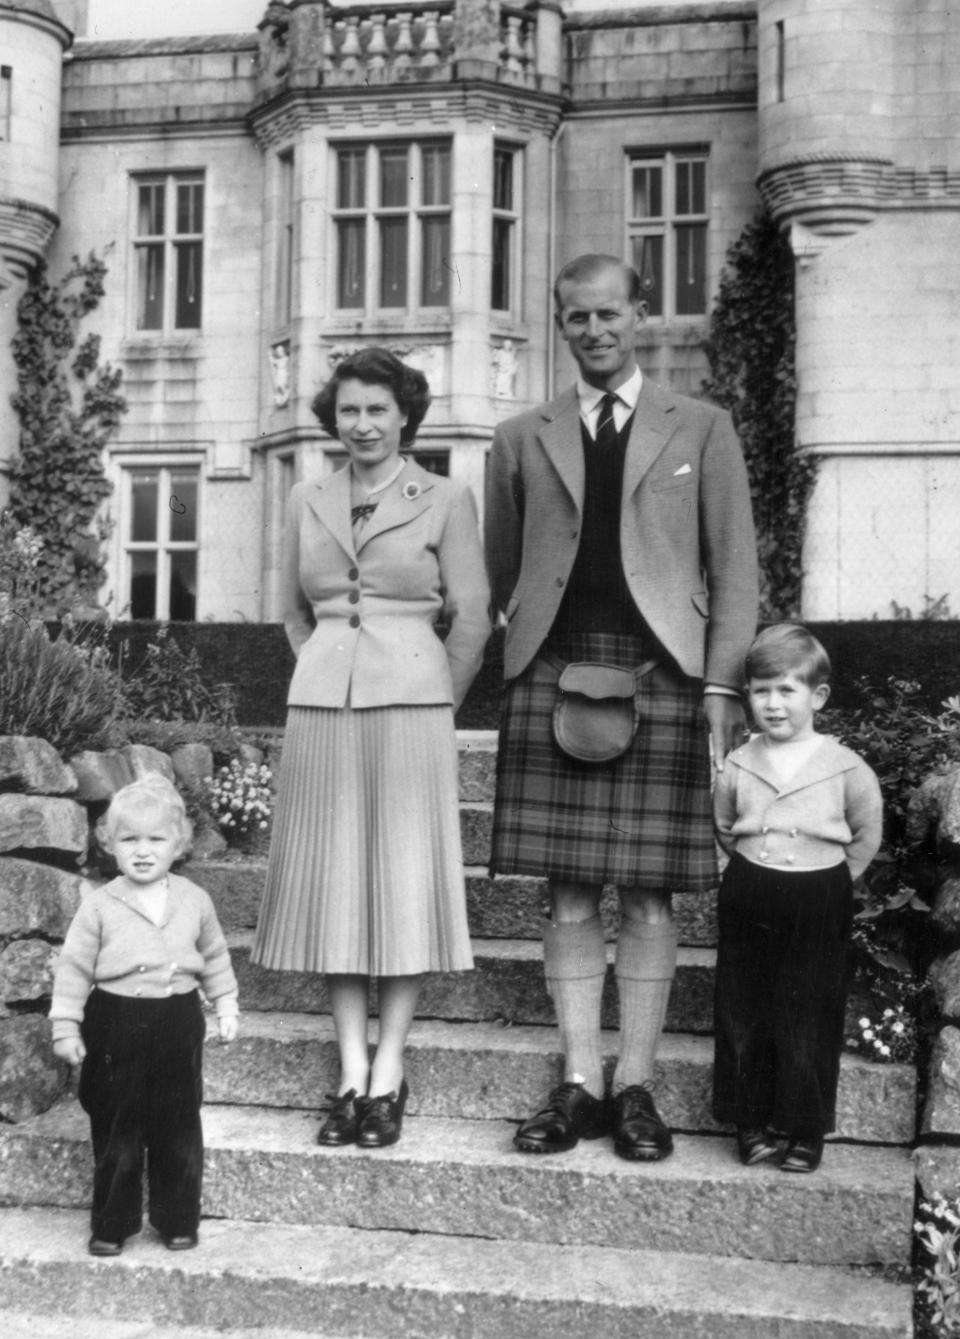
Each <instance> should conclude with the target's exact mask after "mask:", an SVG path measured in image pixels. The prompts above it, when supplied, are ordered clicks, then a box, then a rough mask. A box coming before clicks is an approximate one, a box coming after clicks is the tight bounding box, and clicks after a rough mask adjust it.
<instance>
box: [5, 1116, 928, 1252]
mask: <svg viewBox="0 0 960 1339" xmlns="http://www.w3.org/2000/svg"><path fill="white" fill-rule="evenodd" d="M316 1129H317V1122H316V1118H315V1116H314V1114H313V1113H312V1112H304V1111H287V1110H277V1109H267V1108H263V1107H239V1106H209V1107H207V1108H206V1110H205V1113H204V1133H205V1145H206V1158H205V1170H204V1211H205V1213H206V1214H207V1215H209V1216H210V1217H213V1218H235V1219H252V1220H256V1221H259V1222H264V1223H285V1224H288V1225H293V1224H300V1225H303V1226H317V1225H325V1226H327V1227H339V1228H346V1227H361V1228H369V1229H385V1230H390V1231H399V1232H414V1233H425V1234H426V1233H429V1234H439V1235H441V1236H447V1235H449V1236H455V1237H484V1238H491V1239H495V1240H499V1241H504V1242H526V1243H530V1242H540V1243H544V1244H550V1245H564V1246H571V1245H578V1246H601V1247H617V1248H618V1249H621V1250H627V1251H632V1250H641V1251H643V1250H657V1251H668V1252H679V1253H681V1254H694V1255H696V1254H705V1255H717V1256H727V1257H731V1258H732V1257H744V1258H747V1259H758V1260H777V1261H784V1262H790V1263H796V1264H816V1265H829V1264H833V1265H873V1264H881V1265H897V1266H902V1265H905V1264H907V1263H908V1262H909V1259H910V1248H911V1225H912V1216H913V1213H912V1211H913V1198H914V1176H913V1165H912V1161H911V1158H910V1155H909V1153H908V1152H907V1151H906V1150H904V1149H900V1148H883V1147H876V1146H868V1145H846V1144H832V1145H830V1147H829V1148H828V1149H827V1151H826V1154H825V1156H824V1160H823V1164H822V1166H821V1168H820V1170H819V1171H818V1172H817V1173H816V1175H814V1176H791V1175H789V1174H786V1173H783V1172H780V1171H778V1170H777V1169H776V1167H773V1166H769V1165H768V1166H764V1167H758V1168H744V1167H741V1166H740V1164H739V1162H738V1161H737V1159H736V1156H735V1153H734V1145H733V1141H732V1139H729V1138H716V1137H715V1138H711V1137H710V1136H705V1135H701V1136H695V1135H679V1136H677V1138H676V1151H675V1153H674V1156H673V1157H670V1158H668V1159H667V1160H666V1161H664V1162H659V1163H637V1162H625V1161H624V1160H623V1159H620V1158H617V1157H616V1156H615V1155H614V1154H613V1152H612V1151H611V1148H610V1144H609V1141H608V1140H606V1139H601V1140H594V1141H591V1142H581V1143H580V1144H579V1145H578V1146H577V1147H576V1148H575V1149H572V1150H571V1151H569V1152H568V1153H565V1154H562V1155H558V1156H555V1157H532V1156H529V1155H527V1156H525V1155H523V1154H520V1153H517V1152H516V1151H515V1150H514V1148H513V1146H512V1142H511V1139H512V1135H513V1132H514V1129H515V1127H514V1125H512V1124H510V1123H507V1122H501V1121H466V1120H442V1119H436V1118H430V1117H426V1116H421V1117H414V1118H411V1119H410V1120H408V1121H407V1122H406V1123H405V1126H404V1133H403V1138H402V1139H401V1140H400V1142H399V1144H397V1145H395V1146H394V1147H392V1148H387V1149H379V1150H376V1151H375V1152H373V1153H371V1152H367V1151H361V1150H360V1149H358V1148H357V1147H355V1146H353V1147H349V1148H343V1149H332V1150H331V1149H326V1148H321V1147H320V1146H319V1145H318V1144H317V1143H316ZM90 1175H91V1167H90V1150H89V1142H88V1128H87V1120H86V1117H85V1115H84V1113H83V1112H82V1110H81V1109H80V1106H79V1104H78V1103H77V1102H76V1101H75V1100H72V1099H65V1100H63V1101H61V1102H59V1103H58V1104H57V1105H56V1106H54V1107H53V1108H51V1109H50V1111H48V1112H45V1113H44V1114H43V1115H42V1116H37V1117H34V1118H33V1119H31V1120H28V1121H24V1122H22V1123H21V1124H19V1125H7V1126H3V1127H0V1203H3V1204H7V1205H11V1204H12V1205H18V1206H25V1205H43V1206H47V1207H58V1208H75V1209H78V1208H82V1207H84V1206H85V1205H86V1204H87V1203H88V1202H89V1193H90Z"/></svg>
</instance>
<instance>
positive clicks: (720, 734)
mask: <svg viewBox="0 0 960 1339" xmlns="http://www.w3.org/2000/svg"><path fill="white" fill-rule="evenodd" d="M703 714H704V716H706V718H707V725H708V726H709V728H710V743H711V745H712V749H713V765H714V767H715V768H716V769H717V771H718V772H722V771H723V763H724V759H725V758H726V756H727V754H728V753H729V752H730V750H731V749H732V748H736V746H737V745H738V744H742V743H743V740H744V737H745V736H746V733H747V713H746V711H745V709H744V705H743V703H742V702H741V700H740V698H738V697H732V696H730V695H729V694H728V693H705V694H704V698H703Z"/></svg>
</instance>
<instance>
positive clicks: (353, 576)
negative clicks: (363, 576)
mask: <svg viewBox="0 0 960 1339" xmlns="http://www.w3.org/2000/svg"><path fill="white" fill-rule="evenodd" d="M359 575H360V570H359V568H357V567H351V568H350V571H349V572H348V573H347V577H348V578H349V579H350V580H351V581H356V579H357V577H358V576H359Z"/></svg>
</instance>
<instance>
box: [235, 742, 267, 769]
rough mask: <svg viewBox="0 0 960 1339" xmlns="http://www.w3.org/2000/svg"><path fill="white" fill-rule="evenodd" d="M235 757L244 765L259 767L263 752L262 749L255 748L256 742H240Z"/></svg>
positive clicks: (263, 755)
mask: <svg viewBox="0 0 960 1339" xmlns="http://www.w3.org/2000/svg"><path fill="white" fill-rule="evenodd" d="M237 757H238V758H239V759H240V761H241V762H242V763H243V765H244V767H260V766H261V765H262V763H263V760H264V757H265V754H264V752H263V749H258V748H257V746H256V744H241V745H240V747H239V748H238V749H237Z"/></svg>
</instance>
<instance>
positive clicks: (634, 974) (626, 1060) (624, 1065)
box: [613, 916, 677, 1092]
mask: <svg viewBox="0 0 960 1339" xmlns="http://www.w3.org/2000/svg"><path fill="white" fill-rule="evenodd" d="M676 967H677V927H676V926H675V924H674V923H673V921H672V920H670V921H640V920H631V919H630V918H629V917H628V916H624V918H623V920H622V922H621V925H620V937H619V939H618V941H617V956H616V962H615V966H614V971H615V973H616V977H617V989H618V991H619V994H620V1056H619V1059H618V1060H617V1067H616V1070H615V1071H614V1076H613V1091H614V1092H618V1091H619V1090H620V1089H621V1088H626V1087H629V1086H630V1085H631V1084H634V1083H646V1082H647V1080H649V1079H652V1078H653V1063H654V1060H655V1059H656V1054H657V1043H658V1041H659V1040H660V1033H661V1031H662V1030H663V1023H664V1019H665V1018H666V1015H667V1002H668V1000H669V999H670V985H671V983H672V981H673V977H674V973H675V971H676Z"/></svg>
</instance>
